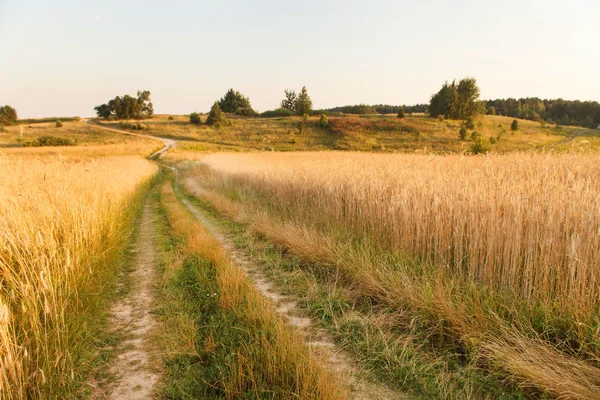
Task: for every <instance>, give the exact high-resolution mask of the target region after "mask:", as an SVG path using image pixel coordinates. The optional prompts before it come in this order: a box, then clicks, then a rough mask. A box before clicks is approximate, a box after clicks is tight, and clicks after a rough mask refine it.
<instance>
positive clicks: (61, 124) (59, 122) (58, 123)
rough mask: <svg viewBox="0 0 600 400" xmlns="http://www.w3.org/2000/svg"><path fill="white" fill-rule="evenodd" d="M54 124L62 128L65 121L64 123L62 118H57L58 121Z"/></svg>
mask: <svg viewBox="0 0 600 400" xmlns="http://www.w3.org/2000/svg"><path fill="white" fill-rule="evenodd" d="M54 125H55V126H56V127H57V128H62V126H63V123H62V121H61V120H60V119H57V120H56V122H55V123H54Z"/></svg>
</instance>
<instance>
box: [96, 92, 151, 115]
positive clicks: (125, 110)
mask: <svg viewBox="0 0 600 400" xmlns="http://www.w3.org/2000/svg"><path fill="white" fill-rule="evenodd" d="M94 110H96V114H97V115H98V116H99V117H102V118H105V119H110V118H113V117H114V118H116V119H145V118H151V117H152V115H154V106H153V105H152V102H151V101H150V91H148V90H138V92H137V97H132V96H129V95H128V94H126V95H124V96H122V97H121V96H117V97H115V98H114V99H112V100H110V101H109V102H108V103H105V104H100V105H99V106H96V107H94Z"/></svg>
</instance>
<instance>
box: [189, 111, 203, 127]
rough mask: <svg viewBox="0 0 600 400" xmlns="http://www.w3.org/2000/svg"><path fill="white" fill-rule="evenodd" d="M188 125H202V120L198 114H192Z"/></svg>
mask: <svg viewBox="0 0 600 400" xmlns="http://www.w3.org/2000/svg"><path fill="white" fill-rule="evenodd" d="M190 123H191V124H192V125H200V124H201V123H202V119H200V114H198V113H197V112H193V113H191V114H190Z"/></svg>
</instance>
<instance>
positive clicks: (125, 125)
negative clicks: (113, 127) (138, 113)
mask: <svg viewBox="0 0 600 400" xmlns="http://www.w3.org/2000/svg"><path fill="white" fill-rule="evenodd" d="M119 126H120V127H121V128H122V129H129V130H132V131H142V130H144V129H146V126H145V125H142V124H141V123H139V122H125V121H121V122H119Z"/></svg>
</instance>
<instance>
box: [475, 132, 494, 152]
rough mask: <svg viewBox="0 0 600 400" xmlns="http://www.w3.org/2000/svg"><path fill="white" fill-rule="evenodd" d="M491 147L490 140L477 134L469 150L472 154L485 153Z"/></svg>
mask: <svg viewBox="0 0 600 400" xmlns="http://www.w3.org/2000/svg"><path fill="white" fill-rule="evenodd" d="M491 148H492V145H491V144H490V141H489V140H487V139H484V138H482V137H481V136H479V137H478V138H477V139H475V142H474V143H473V145H472V146H471V152H472V153H473V154H485V153H487V152H488V151H490V150H491Z"/></svg>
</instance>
